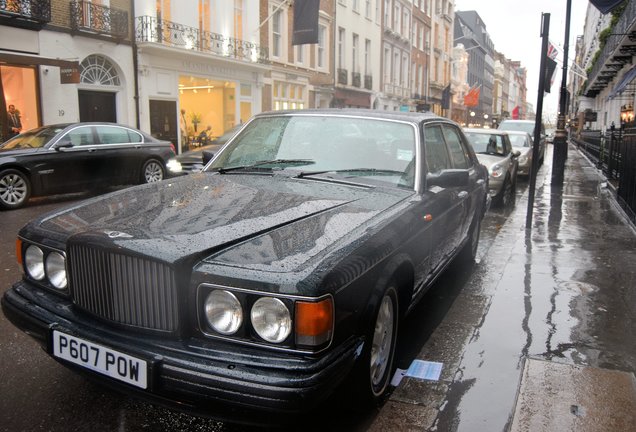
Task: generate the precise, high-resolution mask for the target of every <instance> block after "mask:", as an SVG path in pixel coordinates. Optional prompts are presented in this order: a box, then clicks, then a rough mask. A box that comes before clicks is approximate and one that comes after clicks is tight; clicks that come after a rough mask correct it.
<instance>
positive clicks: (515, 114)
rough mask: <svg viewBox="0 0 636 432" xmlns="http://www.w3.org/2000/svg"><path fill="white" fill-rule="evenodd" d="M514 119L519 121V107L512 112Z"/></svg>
mask: <svg viewBox="0 0 636 432" xmlns="http://www.w3.org/2000/svg"><path fill="white" fill-rule="evenodd" d="M512 119H513V120H519V105H517V106H516V107H514V109H513V110H512Z"/></svg>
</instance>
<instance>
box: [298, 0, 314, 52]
mask: <svg viewBox="0 0 636 432" xmlns="http://www.w3.org/2000/svg"><path fill="white" fill-rule="evenodd" d="M319 10H320V0H296V1H295V2H294V28H293V31H292V45H304V44H315V43H318V14H319Z"/></svg>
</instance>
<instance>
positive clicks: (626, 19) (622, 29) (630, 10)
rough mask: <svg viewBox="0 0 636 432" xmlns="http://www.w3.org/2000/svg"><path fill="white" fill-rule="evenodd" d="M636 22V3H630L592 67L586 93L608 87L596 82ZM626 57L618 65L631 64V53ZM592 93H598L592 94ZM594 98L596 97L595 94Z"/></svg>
mask: <svg viewBox="0 0 636 432" xmlns="http://www.w3.org/2000/svg"><path fill="white" fill-rule="evenodd" d="M635 22H636V2H631V1H630V2H628V3H627V6H626V7H625V10H624V11H623V14H622V15H621V17H620V18H619V20H618V22H617V23H616V26H614V28H613V29H612V35H610V37H609V38H608V39H607V42H606V43H605V47H604V48H603V51H602V52H601V54H600V55H599V57H598V59H597V60H596V62H595V63H594V66H593V67H592V70H591V71H590V73H589V74H588V77H587V82H588V88H587V89H586V90H587V91H586V93H587V92H590V91H592V90H597V89H600V88H602V87H605V86H606V85H607V83H596V82H595V81H596V80H597V78H598V77H599V76H600V74H601V71H602V70H603V68H604V67H605V66H606V65H607V64H608V63H611V62H610V60H611V58H612V57H614V56H616V52H615V51H616V49H617V48H618V46H619V45H620V44H621V41H622V40H623V39H624V38H625V35H626V34H628V32H629V31H630V30H631V28H632V26H633V25H634V23H635ZM619 57H620V56H619ZM624 57H626V59H625V62H623V61H619V60H620V59H619V60H617V63H620V64H623V65H624V64H625V63H628V62H629V63H631V53H630V54H629V56H624ZM621 67H622V66H621ZM596 84H598V85H596ZM592 93H598V91H596V92H592ZM590 96H591V95H590ZM594 96H596V95H595V94H594Z"/></svg>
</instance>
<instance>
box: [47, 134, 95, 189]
mask: <svg viewBox="0 0 636 432" xmlns="http://www.w3.org/2000/svg"><path fill="white" fill-rule="evenodd" d="M95 141H96V140H95V131H94V129H93V127H92V126H87V125H78V126H76V127H73V128H71V129H69V130H68V131H66V132H65V133H64V134H63V135H62V136H61V137H60V138H59V139H58V140H57V141H56V142H55V143H54V144H53V145H52V147H51V150H50V151H51V152H52V153H51V155H50V158H49V163H48V169H47V175H46V178H43V184H42V187H43V190H44V191H46V193H55V192H72V191H78V190H82V189H85V188H86V187H88V186H89V185H90V184H92V183H94V181H95V177H96V174H95V172H94V169H95V164H96V163H97V162H98V154H97V151H96V145H95Z"/></svg>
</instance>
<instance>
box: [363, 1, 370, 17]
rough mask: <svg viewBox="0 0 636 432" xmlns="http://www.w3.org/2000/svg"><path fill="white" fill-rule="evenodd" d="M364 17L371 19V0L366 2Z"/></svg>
mask: <svg viewBox="0 0 636 432" xmlns="http://www.w3.org/2000/svg"><path fill="white" fill-rule="evenodd" d="M364 17H365V18H368V19H371V0H364Z"/></svg>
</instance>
